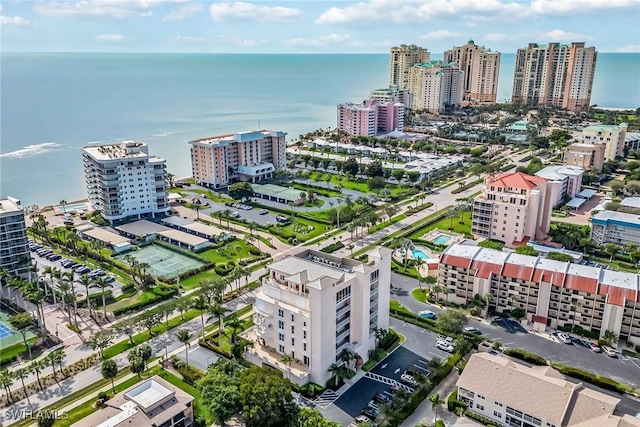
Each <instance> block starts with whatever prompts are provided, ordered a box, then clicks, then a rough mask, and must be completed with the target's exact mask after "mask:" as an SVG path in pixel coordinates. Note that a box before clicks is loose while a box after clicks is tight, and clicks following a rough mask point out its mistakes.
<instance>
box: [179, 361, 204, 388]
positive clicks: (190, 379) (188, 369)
mask: <svg viewBox="0 0 640 427" xmlns="http://www.w3.org/2000/svg"><path fill="white" fill-rule="evenodd" d="M177 369H178V372H179V373H180V375H182V378H183V379H184V382H186V383H187V384H189V385H195V384H196V381H198V380H199V379H200V378H202V376H203V375H202V372H200V371H198V370H197V369H195V368H193V367H192V366H188V365H186V364H185V365H183V366H181V367H179V368H177Z"/></svg>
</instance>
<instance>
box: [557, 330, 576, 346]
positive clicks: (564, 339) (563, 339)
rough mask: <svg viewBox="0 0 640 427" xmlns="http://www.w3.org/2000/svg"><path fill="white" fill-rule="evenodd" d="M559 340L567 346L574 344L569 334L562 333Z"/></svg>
mask: <svg viewBox="0 0 640 427" xmlns="http://www.w3.org/2000/svg"><path fill="white" fill-rule="evenodd" d="M557 337H558V339H559V340H560V342H563V343H565V344H572V343H573V341H572V340H571V337H570V336H569V335H567V334H563V333H562V332H560V333H559V334H558V335H557Z"/></svg>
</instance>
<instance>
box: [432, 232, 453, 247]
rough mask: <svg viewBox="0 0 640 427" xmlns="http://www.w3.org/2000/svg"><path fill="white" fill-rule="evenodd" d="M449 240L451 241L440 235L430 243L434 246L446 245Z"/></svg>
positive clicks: (449, 238)
mask: <svg viewBox="0 0 640 427" xmlns="http://www.w3.org/2000/svg"><path fill="white" fill-rule="evenodd" d="M449 240H451V237H449V236H445V235H444V234H441V235H439V236H438V237H436V238H435V239H433V240H432V242H433V243H435V244H436V245H446V244H447V242H448V241H449Z"/></svg>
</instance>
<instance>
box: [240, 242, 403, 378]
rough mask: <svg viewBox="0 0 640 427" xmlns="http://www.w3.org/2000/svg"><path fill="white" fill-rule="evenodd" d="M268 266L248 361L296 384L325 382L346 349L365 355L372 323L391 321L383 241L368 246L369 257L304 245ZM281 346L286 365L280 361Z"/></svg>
mask: <svg viewBox="0 0 640 427" xmlns="http://www.w3.org/2000/svg"><path fill="white" fill-rule="evenodd" d="M268 268H269V276H268V277H267V278H266V279H264V281H263V283H262V289H261V290H260V291H259V292H258V293H257V295H256V299H255V304H254V325H255V326H254V329H253V336H252V339H254V346H253V348H250V349H249V350H248V351H247V354H246V356H247V358H248V359H249V360H250V361H251V362H253V363H256V364H259V365H262V364H267V365H269V366H273V367H276V368H278V369H281V370H282V371H284V372H285V373H286V375H287V376H288V378H289V379H290V380H291V381H293V382H295V383H297V384H305V383H308V382H310V381H311V382H315V383H317V384H325V383H326V382H327V380H328V379H329V378H330V377H331V375H332V374H331V373H330V372H329V367H330V366H331V365H332V364H333V363H341V362H340V355H341V354H342V352H343V351H344V350H348V351H350V352H352V353H357V354H358V355H359V356H360V357H361V358H362V361H363V362H364V361H366V360H367V359H368V357H369V350H371V349H373V348H375V344H376V337H375V331H376V330H377V329H379V328H382V329H388V328H389V287H390V281H391V251H390V250H389V249H387V248H384V247H381V248H378V249H375V250H373V251H371V252H370V253H369V254H368V261H367V262H360V261H355V260H352V259H350V258H339V257H336V256H332V255H329V254H326V253H324V252H317V251H313V250H309V249H308V250H305V251H302V252H300V253H298V254H296V255H293V256H288V257H286V258H284V259H281V260H280V261H277V262H274V263H273V264H271V265H269V266H268ZM285 354H287V355H290V356H292V357H293V359H294V361H295V362H294V363H292V364H291V366H288V367H287V366H285V365H284V364H282V363H281V362H280V359H281V357H282V355H285Z"/></svg>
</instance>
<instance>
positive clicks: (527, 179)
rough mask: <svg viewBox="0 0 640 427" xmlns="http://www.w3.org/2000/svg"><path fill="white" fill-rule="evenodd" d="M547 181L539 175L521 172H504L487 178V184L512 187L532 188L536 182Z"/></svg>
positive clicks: (535, 185)
mask: <svg viewBox="0 0 640 427" xmlns="http://www.w3.org/2000/svg"><path fill="white" fill-rule="evenodd" d="M541 182H547V180H546V179H544V178H541V177H539V176H533V175H527V174H526V173H523V172H504V173H500V174H497V175H493V176H489V177H488V178H487V185H489V184H493V185H496V186H498V187H512V188H521V189H528V190H532V189H534V188H536V187H537V184H538V183H541Z"/></svg>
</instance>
